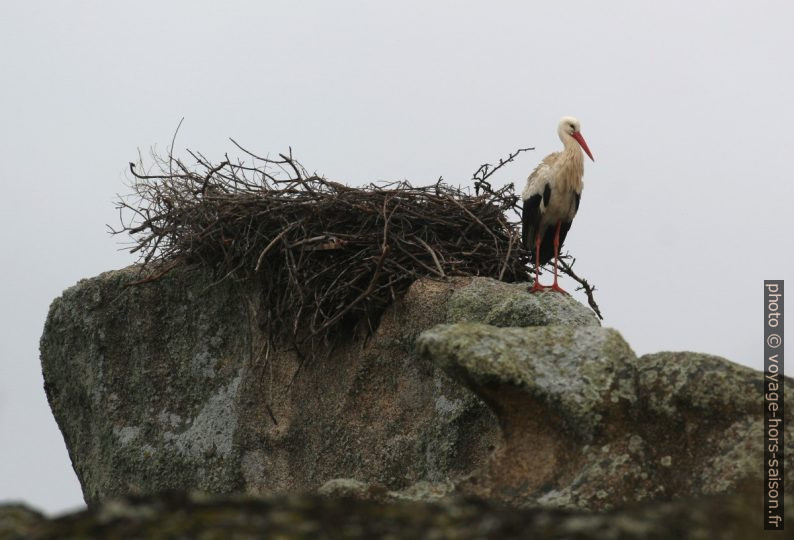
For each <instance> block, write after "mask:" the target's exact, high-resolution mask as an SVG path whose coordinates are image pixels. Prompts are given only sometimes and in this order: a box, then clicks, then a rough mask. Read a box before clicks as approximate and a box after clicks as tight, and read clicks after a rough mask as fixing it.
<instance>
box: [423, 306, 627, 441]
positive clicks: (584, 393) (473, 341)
mask: <svg viewBox="0 0 794 540" xmlns="http://www.w3.org/2000/svg"><path fill="white" fill-rule="evenodd" d="M556 296H561V295H556ZM417 349H418V351H419V352H420V354H422V355H424V356H425V357H426V358H428V359H430V360H431V361H433V362H434V363H436V365H438V366H439V367H441V368H443V369H444V370H445V371H446V372H447V373H449V374H450V375H452V376H453V377H455V378H456V379H457V380H459V381H461V382H462V383H464V384H466V385H467V386H468V387H469V388H471V389H472V390H474V391H475V392H478V393H479V394H480V396H481V397H483V398H484V399H485V401H486V402H488V403H490V404H492V407H493V408H494V409H495V410H503V409H506V408H508V407H509V405H508V404H506V403H503V400H502V399H501V395H500V394H499V393H493V392H489V391H488V390H487V388H489V387H491V386H493V385H497V386H500V387H501V386H504V385H510V386H511V387H513V388H515V389H518V390H520V391H521V392H522V393H523V394H525V395H526V396H527V398H529V399H531V400H533V401H535V402H537V403H538V404H539V405H540V406H543V407H545V408H548V409H549V410H550V411H554V413H555V414H556V415H558V416H561V417H562V419H563V421H564V422H565V424H566V425H567V427H568V428H570V429H572V430H574V431H576V432H577V434H578V435H580V436H582V437H591V436H592V434H593V432H594V431H596V430H598V429H600V428H601V427H602V422H603V420H604V416H605V415H607V414H609V413H610V412H611V411H613V410H615V409H618V408H622V409H626V408H627V407H628V406H629V405H630V404H632V403H634V402H635V401H636V399H637V398H636V394H635V388H634V376H635V372H634V363H635V361H636V357H635V356H634V353H633V352H632V350H631V348H630V347H629V346H628V344H626V342H625V341H623V338H622V337H621V336H620V334H618V333H617V332H616V331H615V330H612V329H606V328H600V327H597V326H578V327H573V326H545V327H543V326H536V327H527V328H497V327H495V326H491V325H485V324H476V323H459V324H452V325H439V326H436V327H435V328H433V329H431V330H428V331H427V332H424V333H423V334H422V335H421V336H420V338H419V341H418V342H417ZM484 389H486V390H484Z"/></svg>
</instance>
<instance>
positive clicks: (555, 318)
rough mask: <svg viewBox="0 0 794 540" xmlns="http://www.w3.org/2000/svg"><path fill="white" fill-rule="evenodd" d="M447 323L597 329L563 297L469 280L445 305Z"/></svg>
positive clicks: (519, 286)
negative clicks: (590, 327)
mask: <svg viewBox="0 0 794 540" xmlns="http://www.w3.org/2000/svg"><path fill="white" fill-rule="evenodd" d="M446 322H448V323H455V322H480V323H486V324H491V325H494V326H517V327H520V326H553V325H562V326H600V323H599V321H598V318H597V317H596V316H595V314H594V313H593V312H592V310H590V308H587V307H585V306H583V305H582V304H580V303H579V302H577V301H576V300H574V299H573V298H571V297H570V296H567V295H564V294H558V293H555V292H544V293H536V294H532V293H530V292H529V290H528V286H527V284H526V283H504V282H502V281H496V280H493V279H489V278H473V279H472V280H471V284H470V285H469V286H467V287H462V288H460V289H457V290H455V292H453V293H452V295H451V296H450V298H449V302H448V304H447V319H446Z"/></svg>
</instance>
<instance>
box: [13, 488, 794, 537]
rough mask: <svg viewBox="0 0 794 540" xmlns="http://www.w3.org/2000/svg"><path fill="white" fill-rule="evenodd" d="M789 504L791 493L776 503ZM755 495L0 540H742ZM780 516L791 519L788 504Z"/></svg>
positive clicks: (415, 506)
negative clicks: (585, 508) (592, 509)
mask: <svg viewBox="0 0 794 540" xmlns="http://www.w3.org/2000/svg"><path fill="white" fill-rule="evenodd" d="M786 497H787V498H789V500H790V498H791V497H794V493H789V494H787V495H786ZM760 500H761V494H760V493H757V492H746V493H737V494H730V495H722V496H715V497H706V498H702V499H698V500H687V499H685V500H677V501H673V502H668V503H651V504H646V505H643V506H633V507H631V508H628V509H625V510H620V511H612V512H607V513H588V512H582V511H565V510H556V509H548V508H532V509H524V510H519V509H509V508H505V507H502V506H494V505H491V504H488V503H486V502H483V501H472V500H469V501H467V500H460V499H451V500H442V501H439V502H435V503H428V502H389V503H383V502H377V501H362V500H359V499H351V498H344V497H343V498H328V497H322V496H307V495H303V496H289V497H285V496H280V497H267V498H239V497H236V498H219V497H206V496H198V495H193V496H170V497H151V498H140V499H131V500H115V501H108V502H105V503H103V504H100V505H97V506H96V507H94V508H90V509H88V510H86V511H83V512H80V513H76V514H71V515H67V516H63V517H59V518H57V519H50V520H48V519H46V518H44V517H43V516H40V515H37V514H35V513H34V512H32V511H28V512H29V515H30V516H34V518H33V519H30V520H26V521H24V522H22V523H16V524H11V525H9V522H7V521H5V520H4V519H3V518H2V516H4V515H5V510H4V509H3V507H0V538H2V539H23V538H24V539H28V538H32V539H39V540H48V539H56V538H57V539H60V538H85V539H102V540H109V539H125V540H126V539H130V538H147V539H159V538H204V539H216V538H217V539H226V538H237V539H249V538H250V539H254V538H285V539H286V538H290V539H296V540H297V539H310V538H311V539H314V538H350V539H357V538H367V539H368V538H395V539H402V538H405V539H411V540H413V539H416V538H437V539H446V538H449V539H452V538H454V539H458V540H467V539H472V540H473V539H481V538H488V539H492V540H500V539H503V538H504V539H507V538H510V539H519V538H527V539H573V538H576V539H579V540H590V539H593V540H603V539H612V538H614V539H623V540H633V539H636V540H688V539H691V540H696V539H697V540H701V539H705V538H719V539H722V540H748V539H754V538H766V537H767V535H768V537H770V538H783V536H781V534H780V533H779V532H777V531H774V532H773V531H770V532H768V533H766V534H765V533H764V531H763V525H762V523H761V507H760V504H759V501H760ZM787 508H788V510H786V512H785V518H786V520H787V521H788V523H792V521H794V505H788V506H787Z"/></svg>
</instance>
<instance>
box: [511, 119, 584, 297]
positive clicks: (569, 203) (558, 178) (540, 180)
mask: <svg viewBox="0 0 794 540" xmlns="http://www.w3.org/2000/svg"><path fill="white" fill-rule="evenodd" d="M557 134H558V135H559V136H560V140H561V141H562V144H563V146H564V148H563V150H562V152H554V153H552V154H549V155H548V156H546V157H545V158H543V161H541V162H540V165H538V166H537V167H536V168H535V170H534V171H532V174H530V175H529V178H528V179H527V185H526V187H525V188H524V191H523V193H522V194H521V198H522V199H523V201H524V212H523V215H522V225H523V226H522V231H521V232H522V234H521V237H522V240H523V243H524V246H525V247H526V248H527V249H528V250H529V253H530V260H532V261H533V262H534V263H535V283H534V284H533V285H532V288H531V289H530V291H531V292H536V291H542V290H545V289H551V290H554V291H558V292H561V293H565V291H564V290H563V289H562V287H560V286H559V285H558V284H557V259H558V257H559V254H560V247H561V246H562V243H563V242H564V241H565V235H567V234H568V229H570V228H571V223H572V222H573V218H574V216H575V215H576V211H577V210H579V198H580V197H581V196H582V176H583V175H584V157H583V156H582V150H584V151H585V152H586V153H587V155H588V156H589V157H590V159H591V160H593V161H595V160H594V159H593V154H591V153H590V149H589V148H588V147H587V143H586V142H584V137H582V133H581V132H580V131H579V120H577V119H576V118H573V117H571V116H564V117H563V118H562V119H561V120H560V125H559V126H558V127H557ZM531 242H534V244H535V245H534V246H532V244H531ZM533 247H534V251H533ZM552 248H553V249H552ZM552 256H553V257H554V283H553V284H552V285H551V286H543V285H541V284H540V282H539V281H538V278H539V275H540V266H541V265H543V264H546V263H547V262H549V261H550V260H551V258H552ZM566 294H567V293H566Z"/></svg>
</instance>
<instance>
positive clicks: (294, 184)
mask: <svg viewBox="0 0 794 540" xmlns="http://www.w3.org/2000/svg"><path fill="white" fill-rule="evenodd" d="M233 142H234V141H233ZM235 144H236V145H237V146H238V148H240V150H241V151H243V152H245V154H246V155H247V156H248V161H247V162H243V161H239V160H238V161H232V160H231V159H230V158H229V156H228V155H227V156H225V159H223V160H222V161H221V162H220V163H217V164H213V163H212V162H211V161H210V160H209V159H207V158H206V157H205V156H203V155H202V154H200V153H193V152H189V154H190V155H191V156H192V157H193V158H194V159H195V164H193V165H191V166H188V165H186V164H185V163H184V162H183V161H181V160H179V159H176V158H173V157H171V156H169V157H168V158H158V157H157V156H156V155H153V159H154V166H153V169H154V170H149V171H144V170H143V165H142V164H141V163H139V164H137V165H136V164H132V163H131V164H130V171H131V174H132V179H131V180H132V194H131V195H129V196H126V197H121V198H120V200H119V202H118V204H117V207H118V208H119V211H120V219H121V226H120V227H119V228H118V229H116V230H113V231H112V232H114V233H116V234H118V233H127V234H129V235H131V237H132V240H133V244H132V247H131V249H130V251H131V252H133V253H139V254H140V258H141V262H142V263H143V265H144V268H146V269H148V275H147V276H146V277H144V278H143V279H142V280H141V281H151V280H153V279H159V278H160V277H162V276H163V275H165V274H166V273H167V272H169V271H171V270H173V269H174V268H177V267H179V266H184V265H193V264H198V265H202V266H204V267H208V268H212V269H213V270H214V272H215V274H216V279H217V282H221V281H223V280H228V279H232V280H237V279H253V280H256V281H258V282H260V283H261V284H262V285H263V287H262V291H263V294H264V298H263V302H262V305H263V306H264V309H265V310H266V311H267V313H265V314H264V315H265V316H264V317H263V320H265V321H266V324H267V325H268V326H269V328H268V333H269V334H270V335H271V336H274V338H281V339H286V340H288V341H292V342H293V343H294V344H295V345H296V346H297V347H299V348H304V350H305V347H306V346H309V347H310V349H313V347H314V345H316V344H319V343H320V342H322V341H323V340H327V339H329V338H330V337H331V336H332V334H333V333H334V332H336V331H338V330H340V329H343V328H346V327H350V326H351V325H355V324H358V323H361V322H362V321H363V322H365V323H366V324H367V325H368V327H369V328H374V325H375V324H376V322H377V318H378V317H379V316H380V314H381V313H382V311H383V310H384V309H385V307H386V306H387V305H389V304H390V303H391V302H392V301H393V300H394V299H395V298H397V297H399V296H400V295H401V294H403V293H404V292H405V291H406V290H407V288H408V287H409V286H410V284H411V283H412V282H413V281H414V280H416V279H418V278H422V277H426V276H432V277H437V278H443V277H447V276H488V277H493V278H496V279H501V280H504V281H509V282H515V281H522V282H523V281H527V280H528V279H529V276H528V273H527V264H528V260H529V259H528V253H527V252H526V251H524V250H523V249H522V248H521V245H520V244H521V241H520V233H519V229H518V227H517V225H516V224H515V223H511V222H510V221H509V220H508V218H507V217H506V215H505V211H506V210H507V209H509V208H512V207H513V206H514V205H515V200H514V196H513V194H512V192H511V191H509V190H506V191H497V192H488V193H485V194H483V195H480V196H476V197H475V196H471V195H469V194H467V193H465V192H464V191H462V190H460V189H459V188H455V187H452V186H450V185H448V184H445V183H443V182H438V183H436V184H434V185H431V186H426V187H414V186H412V185H410V184H409V183H407V182H395V183H390V184H383V185H369V186H366V187H363V188H352V187H348V186H344V185H341V184H338V183H336V182H331V181H328V180H326V179H324V178H322V177H320V176H318V175H316V174H309V173H308V172H307V171H306V170H305V169H304V168H303V166H301V164H300V163H299V162H298V161H297V160H296V159H295V158H294V157H293V155H292V151H291V150H290V152H289V153H286V154H279V156H278V158H270V157H261V156H258V155H255V154H253V153H252V152H250V151H248V150H246V149H245V148H243V147H242V146H240V145H239V144H237V143H235Z"/></svg>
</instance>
